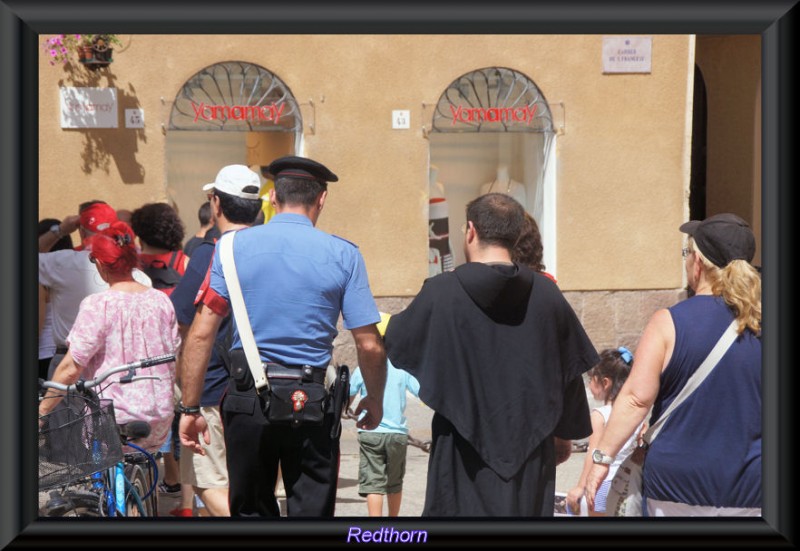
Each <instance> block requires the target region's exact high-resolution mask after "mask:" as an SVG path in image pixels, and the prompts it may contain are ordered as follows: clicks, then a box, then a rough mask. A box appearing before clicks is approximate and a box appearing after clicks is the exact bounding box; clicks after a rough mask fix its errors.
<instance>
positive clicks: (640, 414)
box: [586, 213, 761, 517]
mask: <svg viewBox="0 0 800 551" xmlns="http://www.w3.org/2000/svg"><path fill="white" fill-rule="evenodd" d="M680 231H682V232H683V233H686V234H688V235H689V239H688V243H687V246H686V247H685V248H684V249H683V257H684V259H685V260H684V267H685V270H686V278H687V281H688V283H689V286H690V287H691V288H692V289H693V290H694V292H695V294H694V296H692V297H691V298H688V299H686V300H684V301H681V302H679V303H678V304H676V305H674V306H672V307H670V308H665V309H662V310H659V311H657V312H656V313H655V314H653V316H652V317H651V318H650V321H649V322H648V324H647V326H646V327H645V329H644V333H643V334H642V338H641V339H640V340H639V346H638V348H637V350H636V354H635V358H636V360H635V361H634V364H633V367H632V368H631V373H630V376H629V377H628V380H627V382H626V383H625V385H624V386H623V387H622V389H621V390H620V392H619V394H618V395H617V398H616V399H615V400H614V413H613V414H612V415H611V418H610V420H609V422H608V424H607V425H606V428H605V429H604V431H603V436H602V438H601V439H600V441H599V442H598V444H597V449H596V450H595V452H594V454H593V456H592V458H593V460H594V462H595V465H594V466H593V467H592V470H591V471H590V472H589V476H588V477H587V480H586V500H587V501H588V503H589V506H590V507H592V506H593V505H594V500H595V495H596V493H597V489H598V488H599V486H600V484H601V483H602V481H603V480H605V478H606V476H607V474H608V469H609V465H610V464H611V463H613V460H614V457H615V456H616V454H617V453H619V450H620V449H621V448H622V446H623V444H624V442H625V441H626V440H627V438H628V437H629V436H630V435H631V433H632V432H633V431H634V429H635V428H636V427H637V426H638V425H639V423H640V422H641V421H642V420H644V418H645V417H646V416H647V414H648V412H649V411H651V408H652V414H651V416H650V422H649V424H650V425H651V426H652V425H654V424H655V423H656V422H658V421H659V420H661V419H662V418H664V416H665V412H666V411H667V410H668V408H669V406H670V404H672V403H674V402H676V400H679V397H680V396H681V395H682V394H684V393H685V391H686V389H687V388H692V383H693V382H694V384H695V385H696V386H695V387H694V390H693V391H691V393H690V395H689V396H688V397H687V398H686V400H685V401H684V402H681V403H680V406H679V407H676V408H675V409H674V411H672V413H671V414H670V413H667V415H668V416H669V417H668V419H667V420H666V421H665V422H664V423H663V426H662V429H661V431H660V432H659V433H658V438H655V437H654V438H653V440H652V443H651V444H650V446H649V447H648V451H647V460H646V461H645V463H644V468H643V471H642V480H643V489H644V494H643V495H644V497H645V498H646V500H645V502H646V504H647V516H653V517H655V516H681V517H690V516H692V517H694V516H761V277H760V276H759V274H758V272H757V271H756V270H755V269H754V268H753V266H751V265H750V262H751V261H752V260H753V256H754V255H755V252H756V240H755V236H754V235H753V232H752V230H751V229H750V227H749V226H748V225H747V222H745V221H744V220H742V219H741V218H739V217H738V216H736V215H734V214H729V213H724V214H717V215H715V216H711V217H709V218H706V219H705V220H703V221H699V220H692V221H691V222H686V223H685V224H682V225H681V226H680ZM726 335H730V336H731V337H732V338H731V340H728V341H727V342H728V344H727V348H725V347H723V350H724V351H723V352H722V353H721V354H719V355H718V356H717V357H716V360H714V361H711V362H707V358H709V357H710V356H712V354H711V351H712V350H714V349H716V348H717V346H718V345H719V343H721V342H723V340H724V339H723V337H726ZM703 365H711V366H713V367H712V369H711V370H710V372H709V373H708V374H707V375H706V376H705V378H702V379H701V380H702V382H698V381H695V380H694V375H695V374H696V373H697V372H698V371H700V368H701V366H703ZM701 373H702V372H701ZM689 451H690V453H687V452H689Z"/></svg>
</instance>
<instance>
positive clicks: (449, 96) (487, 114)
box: [432, 67, 555, 134]
mask: <svg viewBox="0 0 800 551" xmlns="http://www.w3.org/2000/svg"><path fill="white" fill-rule="evenodd" d="M432 131H433V132H539V133H550V134H552V133H555V131H554V130H553V117H552V115H551V113H550V106H549V105H548V104H547V101H546V100H545V99H544V95H542V92H541V90H539V87H538V86H536V84H534V83H533V81H532V80H530V79H529V78H528V77H526V76H525V75H523V74H522V73H519V72H517V71H514V70H513V69H506V68H504V67H489V68H486V69H479V70H477V71H473V72H471V73H467V74H466V75H463V76H461V77H459V78H457V79H456V80H454V81H453V82H452V83H451V84H450V86H448V87H447V89H446V90H445V91H444V93H443V94H442V95H441V97H440V98H439V102H438V103H437V104H436V111H435V112H434V115H433V125H432Z"/></svg>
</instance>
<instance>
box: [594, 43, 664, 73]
mask: <svg viewBox="0 0 800 551" xmlns="http://www.w3.org/2000/svg"><path fill="white" fill-rule="evenodd" d="M652 53H653V37H651V36H604V37H603V72H604V73H649V72H651V66H652V61H653V55H652Z"/></svg>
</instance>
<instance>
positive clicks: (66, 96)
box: [60, 87, 119, 128]
mask: <svg viewBox="0 0 800 551" xmlns="http://www.w3.org/2000/svg"><path fill="white" fill-rule="evenodd" d="M60 90H61V128H117V125H118V124H119V122H118V117H119V115H118V113H117V89H116V88H71V87H64V88H61V89H60Z"/></svg>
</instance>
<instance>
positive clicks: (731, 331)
mask: <svg viewBox="0 0 800 551" xmlns="http://www.w3.org/2000/svg"><path fill="white" fill-rule="evenodd" d="M737 326H738V322H737V321H736V320H735V319H734V320H733V321H732V322H731V324H730V325H729V326H728V328H727V329H726V330H725V332H724V333H723V334H722V336H721V337H720V338H719V340H718V341H717V344H715V345H714V348H712V349H711V352H709V353H708V356H706V359H705V360H703V363H702V364H700V367H698V368H697V371H695V372H694V373H693V374H692V376H691V377H689V380H688V381H686V384H685V385H684V386H683V388H682V389H681V391H680V392H679V393H678V395H677V396H676V397H675V399H674V400H673V401H672V403H671V404H670V405H669V407H668V408H667V409H666V410H664V413H662V414H661V417H659V418H658V421H656V422H655V423H653V425H652V426H651V427H650V428H649V429H647V432H646V433H645V434H644V436H643V437H642V439H643V440H644V441H645V442H646V443H648V444H649V443H650V442H652V441H653V440H654V439H655V437H656V436H657V435H658V433H659V431H660V430H661V428H662V427H663V426H664V422H665V421H666V420H667V417H669V416H670V414H671V413H672V412H673V411H675V409H676V408H677V407H678V406H679V405H681V404H682V403H683V402H684V401H685V400H686V399H687V398H688V397H689V396H690V395H691V394H692V392H694V391H695V390H696V389H697V387H699V386H700V383H702V382H703V381H704V380H705V378H706V376H708V374H709V373H711V371H712V370H713V369H714V368H715V367H716V366H717V364H718V363H719V361H720V360H721V359H722V356H724V355H725V353H726V352H727V351H728V349H729V348H730V347H731V345H732V344H733V342H734V341H735V340H736V337H737V336H738V335H739V333H738V331H737Z"/></svg>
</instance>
